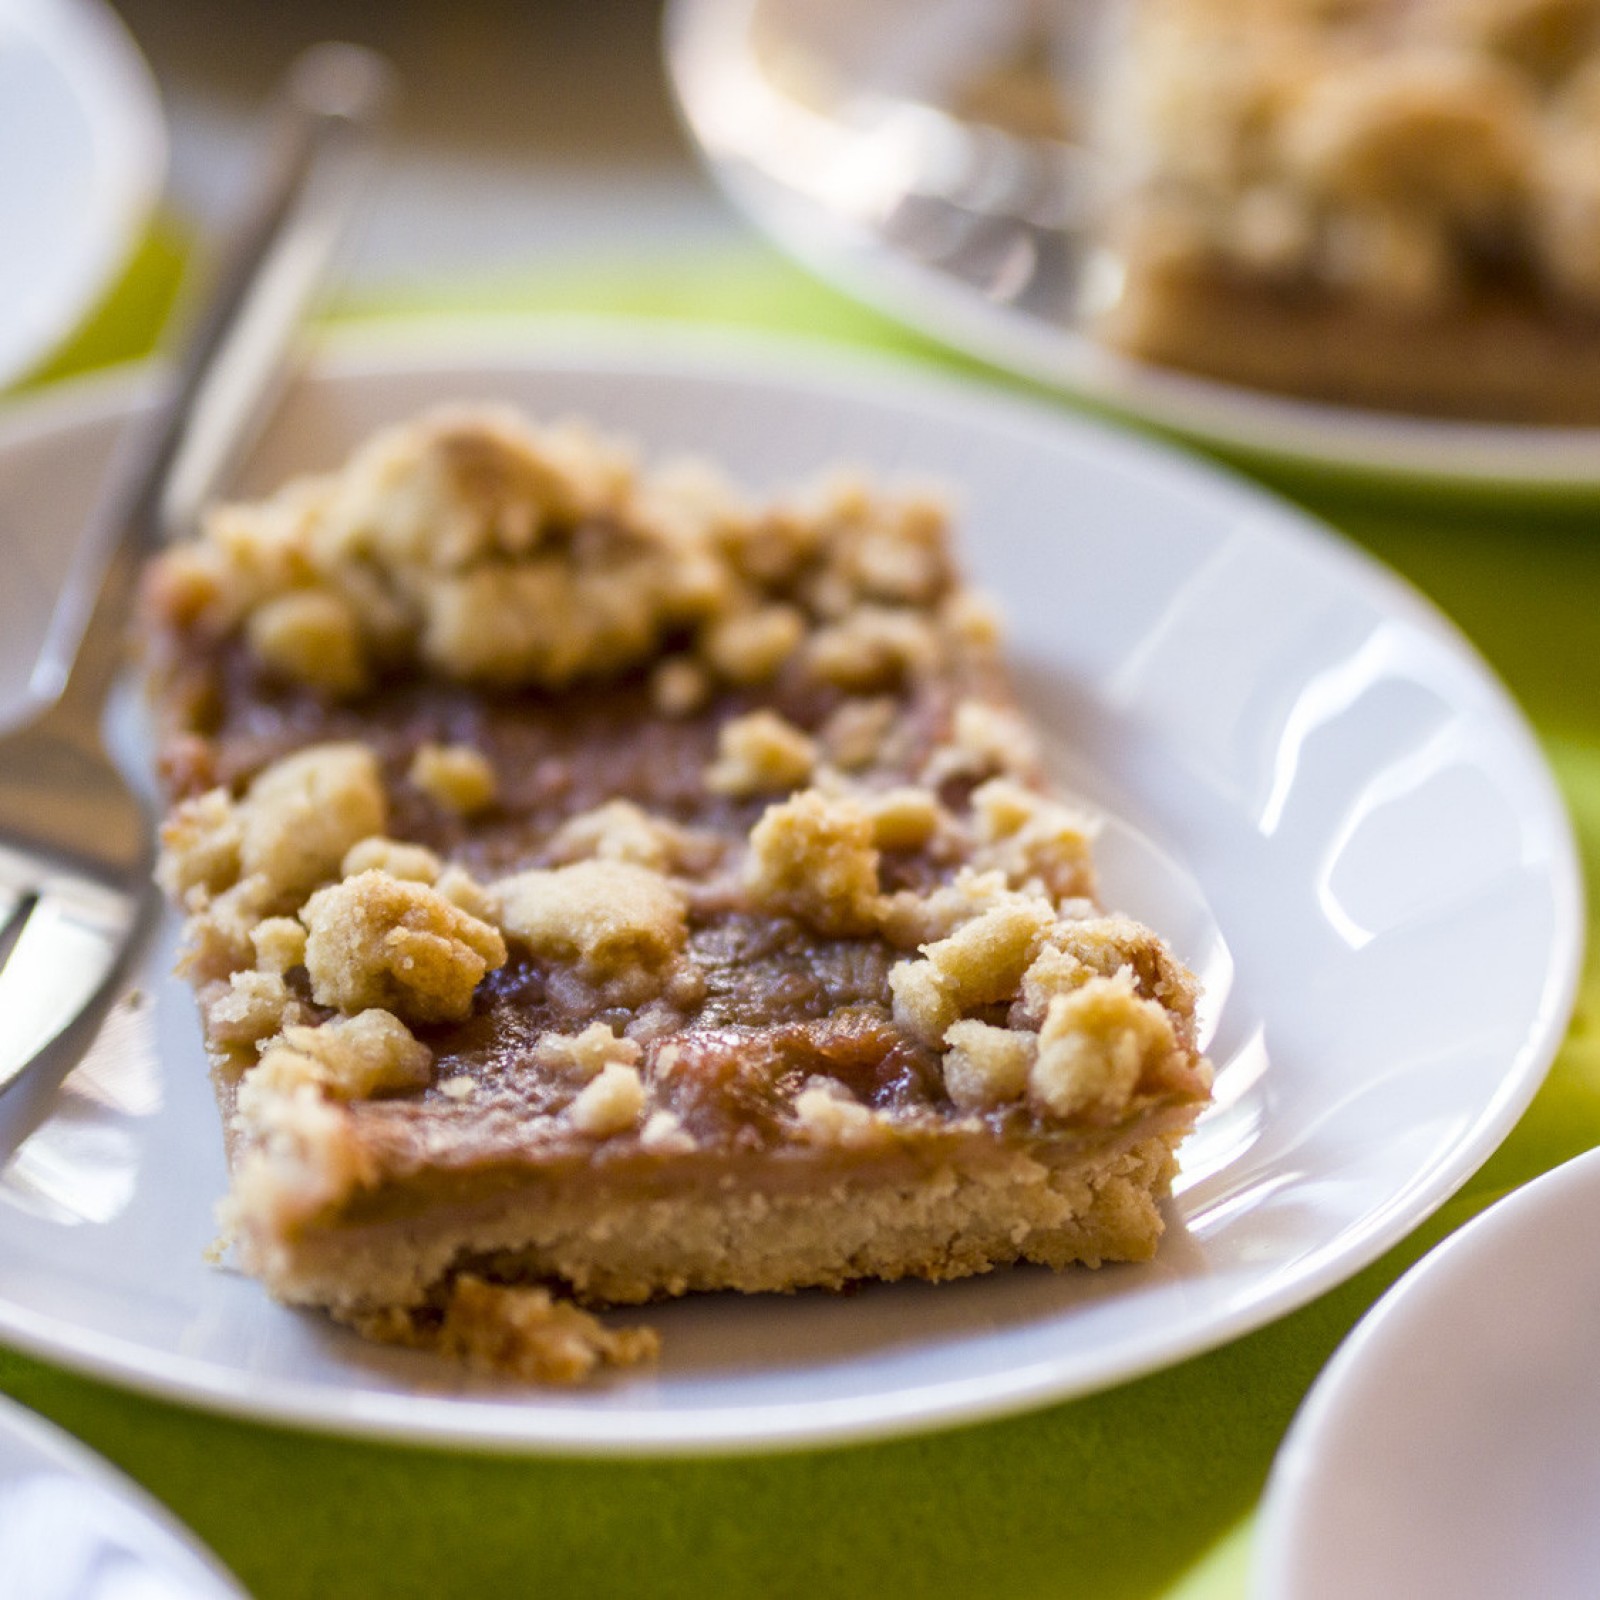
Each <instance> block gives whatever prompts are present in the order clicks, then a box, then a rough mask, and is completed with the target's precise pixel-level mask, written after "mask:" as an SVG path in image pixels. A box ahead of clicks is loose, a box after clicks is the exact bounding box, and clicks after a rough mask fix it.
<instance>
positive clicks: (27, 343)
mask: <svg viewBox="0 0 1600 1600" xmlns="http://www.w3.org/2000/svg"><path fill="white" fill-rule="evenodd" d="M11 10H12V11H13V13H14V15H13V16H12V17H11V18H10V21H11V25H12V26H14V27H17V28H19V29H20V30H21V31H22V32H23V33H24V34H25V35H26V37H28V38H29V39H30V40H32V41H34V42H35V43H36V44H37V45H38V47H39V48H40V49H41V50H42V51H43V52H44V53H46V54H47V55H48V56H49V58H50V59H51V61H52V62H53V63H54V64H55V65H57V66H58V67H59V68H60V70H61V72H62V75H63V77H64V78H65V79H67V81H68V82H69V84H70V85H71V89H72V101H73V104H74V106H75V108H76V109H77V110H78V111H79V112H80V113H81V114H82V117H83V121H84V124H85V126H86V127H87V129H88V133H89V138H90V140H91V143H92V145H93V148H94V151H95V182H94V195H95V196H96V197H98V198H97V199H96V200H94V201H91V203H90V205H89V206H87V207H86V210H89V211H93V210H94V208H95V206H96V205H98V206H99V208H100V209H99V211H98V214H97V218H96V221H97V225H96V227H95V228H94V229H93V230H92V231H91V236H90V239H89V242H88V244H87V245H86V247H85V249H84V251H83V253H82V254H81V256H79V257H78V258H77V259H76V261H74V262H72V263H69V268H70V270H68V271H66V272H65V273H63V274H62V275H61V281H60V282H59V283H58V285H57V288H56V289H55V291H54V292H53V293H52V294H51V296H50V298H49V300H48V301H47V303H46V305H45V307H44V309H43V311H42V312H41V313H40V314H39V315H38V316H37V317H35V318H34V319H32V321H31V322H30V323H28V324H25V325H24V327H23V328H22V329H21V331H20V332H19V333H18V334H17V335H16V337H14V338H11V339H8V340H6V341H4V342H3V343H0V391H4V390H6V389H7V388H9V387H10V386H12V385H14V384H18V383H23V382H26V381H27V380H28V379H29V378H30V377H32V376H33V374H34V373H36V372H37V371H38V370H39V368H40V367H41V366H42V365H43V364H44V363H45V362H47V361H48V360H49V359H50V357H51V356H53V355H54V354H55V353H56V352H57V351H58V350H59V349H60V348H61V346H62V345H63V344H64V343H65V342H66V341H67V340H68V339H69V338H70V337H71V336H72V333H73V331H74V330H75V329H76V328H78V327H79V326H80V325H81V324H82V322H83V320H84V318H85V316H86V315H88V314H90V313H91V312H92V311H93V310H94V308H95V307H96V306H97V305H98V304H99V302H100V300H101V299H102V298H103V297H104V295H105V294H106V292H107V291H108V290H109V288H110V287H111V284H112V282H113V281H114V279H115V277H116V275H117V273H118V272H119V271H121V270H122V268H123V267H124V266H125V265H126V263H127V262H128V260H129V259H130V258H131V256H132V254H133V251H134V249H135V247H136V246H137V244H138V241H139V237H140V233H141V231H142V229H143V228H144V226H145V223H146V221H147V219H148V218H149V217H150V215H151V213H152V212H153V211H154V209H155V206H156V202H157V200H158V199H159V197H160V194H161V190H162V185H163V182H164V180H165V177H166V172H167V162H168V155H169V142H168V137H167V127H166V120H165V117H164V115H163V111H162V103H161V94H160V90H159V89H158V88H157V86H156V81H155V77H154V75H153V74H152V72H151V70H150V65H149V63H148V62H147V61H146V60H145V58H144V54H143V52H142V51H141V50H140V49H139V46H138V44H137V42H136V41H135V39H134V37H133V35H132V33H131V32H130V31H129V30H128V26H127V24H126V23H125V22H123V20H122V18H121V17H120V16H118V15H117V13H116V12H115V11H113V10H112V9H111V7H110V6H109V5H106V4H105V3H104V0H26V3H25V4H22V5H18V6H15V7H13V8H11Z"/></svg>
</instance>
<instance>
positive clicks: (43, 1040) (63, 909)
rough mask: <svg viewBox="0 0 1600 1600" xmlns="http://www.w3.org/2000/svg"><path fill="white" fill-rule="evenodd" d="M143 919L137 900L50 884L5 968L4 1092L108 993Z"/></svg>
mask: <svg viewBox="0 0 1600 1600" xmlns="http://www.w3.org/2000/svg"><path fill="white" fill-rule="evenodd" d="M137 914H138V902H137V900H135V899H134V898H133V897H132V896H130V895H126V894H122V893H119V892H117V891H115V890H109V889H106V888H105V887H104V886H102V885H100V884H94V883H89V882H88V881H86V880H84V879H72V878H67V879H58V880H56V881H54V882H53V883H49V884H47V885H45V887H44V888H43V890H42V891H41V893H40V896H39V899H38V902H37V903H36V904H35V905H34V906H33V908H32V910H31V911H30V912H29V913H28V916H27V920H26V921H25V922H24V923H23V925H22V929H21V931H20V933H19V934H18V935H17V939H16V943H15V944H14V946H13V947H12V950H11V956H10V959H9V960H8V961H7V962H6V964H5V967H4V969H3V970H0V1017H4V1018H5V1019H6V1026H5V1030H4V1034H3V1036H0V1093H4V1091H5V1090H6V1088H7V1087H8V1086H9V1085H10V1084H11V1083H12V1082H13V1081H14V1080H16V1079H17V1078H19V1077H21V1076H22V1074H23V1073H24V1072H25V1070H26V1069H27V1067H28V1065H29V1064H30V1063H31V1062H32V1061H34V1060H35V1059H36V1058H37V1057H38V1055H39V1054H40V1052H42V1051H43V1050H44V1049H45V1048H46V1047H47V1046H48V1045H49V1044H50V1043H51V1041H52V1040H53V1039H55V1038H56V1037H57V1036H58V1035H59V1034H61V1033H62V1032H63V1031H64V1029H65V1028H66V1027H67V1026H68V1025H69V1024H70V1023H72V1022H73V1021H74V1020H75V1019H76V1018H77V1017H79V1016H80V1015H81V1014H82V1013H83V1012H84V1011H85V1010H86V1009H87V1008H88V1007H89V1006H90V1005H91V1004H92V1003H93V1001H94V1000H95V998H96V996H97V995H98V994H99V993H100V992H101V990H102V989H104V987H105V985H106V981H107V979H108V978H110V976H111V975H112V973H113V972H114V971H115V969H116V967H117V963H118V960H119V958H120V956H121V954H122V952H123V950H124V949H125V948H126V946H127V942H128V935H129V932H130V931H131V929H132V925H133V923H134V921H135V919H136V917H137Z"/></svg>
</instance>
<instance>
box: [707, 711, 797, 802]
mask: <svg viewBox="0 0 1600 1600" xmlns="http://www.w3.org/2000/svg"><path fill="white" fill-rule="evenodd" d="M816 761H817V747H816V744H815V743H814V742H813V741H812V740H811V739H810V738H809V737H808V736H807V735H806V734H804V733H802V732H801V731H800V729H798V728H797V727H795V725H794V724H793V723H792V722H789V721H787V720H786V719H785V718H783V717H781V716H779V715H778V713H777V712H775V711H766V710H762V711H752V712H750V713H749V714H748V715H747V716H743V717H734V718H732V719H731V720H730V721H728V722H725V723H723V725H722V729H721V731H720V732H719V733H718V735H717V759H716V760H715V761H714V762H712V764H711V765H710V766H709V767H708V768H707V769H706V788H707V789H709V790H710V791H711V792H712V793H713V794H727V795H733V796H735V797H737V798H740V799H744V798H748V797H749V796H750V795H755V794H771V793H772V792H774V791H775V790H776V791H787V790H790V789H797V788H799V787H800V785H801V784H803V783H805V781H806V780H807V779H808V778H809V777H810V776H811V770H812V768H813V767H814V766H815V765H816Z"/></svg>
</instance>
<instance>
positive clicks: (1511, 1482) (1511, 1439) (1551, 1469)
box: [1255, 1150, 1600, 1600]
mask: <svg viewBox="0 0 1600 1600" xmlns="http://www.w3.org/2000/svg"><path fill="white" fill-rule="evenodd" d="M1597 1237H1600V1150H1592V1151H1590V1152H1589V1153H1588V1154H1587V1155H1583V1156H1579V1157H1578V1158H1577V1159H1576V1160H1575V1161H1569V1162H1568V1163H1567V1164H1566V1165H1565V1166H1563V1167H1558V1168H1557V1169H1556V1170H1555V1171H1554V1172H1550V1173H1546V1174H1545V1176H1544V1177H1542V1178H1540V1179H1539V1180H1538V1181H1537V1182H1535V1183H1531V1184H1529V1185H1528V1187H1527V1188H1525V1189H1521V1190H1519V1191H1518V1192H1517V1193H1516V1194H1514V1195H1512V1196H1510V1198H1508V1199H1506V1200H1502V1201H1501V1202H1500V1203H1499V1204H1498V1205H1495V1206H1493V1207H1492V1208H1491V1209H1490V1210H1488V1211H1487V1212H1485V1213H1484V1214H1483V1215H1482V1216H1481V1217H1478V1218H1476V1219H1475V1220H1474V1221H1473V1222H1471V1223H1470V1224H1469V1225H1468V1226H1467V1227H1465V1228H1463V1229H1462V1230H1461V1232H1460V1233H1458V1234H1456V1235H1454V1236H1453V1237H1452V1238H1450V1239H1448V1240H1446V1242H1445V1243H1444V1244H1442V1245H1441V1246H1440V1247H1439V1248H1438V1249H1437V1250H1435V1251H1434V1252H1433V1253H1432V1254H1431V1255H1429V1256H1427V1257H1426V1258H1425V1259H1424V1260H1423V1261H1422V1262H1421V1263H1420V1265H1418V1266H1416V1267H1414V1268H1413V1269H1412V1270H1411V1271H1410V1272H1409V1273H1407V1274H1406V1276H1405V1277H1404V1278H1403V1279H1401V1281H1400V1283H1399V1284H1398V1285H1396V1287H1395V1288H1394V1289H1392V1290H1391V1291H1390V1292H1389V1294H1388V1295H1386V1296H1385V1297H1384V1299H1383V1300H1382V1301H1380V1302H1379V1304H1378V1307H1377V1309H1376V1310H1374V1311H1373V1312H1372V1313H1371V1314H1370V1315H1369V1316H1368V1317H1367V1318H1366V1320H1365V1321H1363V1322H1362V1323H1361V1325H1360V1326H1359V1327H1358V1328H1357V1329H1356V1331H1355V1332H1354V1333H1353V1334H1351V1336H1350V1337H1349V1339H1347V1340H1346V1341H1345V1343H1344V1345H1343V1346H1342V1347H1341V1349H1340V1351H1339V1353H1338V1355H1336V1356H1335V1357H1334V1359H1333V1361H1332V1362H1330V1363H1329V1365H1328V1368H1327V1370H1326V1371H1325V1372H1324V1373H1323V1375H1322V1376H1321V1377H1320V1378H1319V1379H1318V1380H1317V1385H1316V1387H1315V1388H1314V1389H1313V1390H1312V1391H1311V1395H1310V1398H1309V1399H1308V1400H1307V1401H1306V1403H1305V1405H1304V1406H1303V1407H1302V1408H1301V1412H1300V1415H1299V1416H1298V1417H1297V1418H1296V1419H1295V1423H1294V1426H1293V1428H1292V1429H1291V1430H1290V1432H1289V1437H1288V1439H1287V1440H1286V1441H1285V1443H1284V1447H1283V1450H1282V1452H1281V1453H1280V1455H1279V1457H1278V1461H1277V1464H1276V1466H1274V1468H1273V1473H1272V1483H1271V1487H1270V1489H1269V1492H1268V1496H1267V1502H1266V1511H1265V1514H1264V1517H1263V1523H1262V1531H1261V1542H1260V1548H1259V1552H1258V1559H1257V1567H1256V1585H1255V1593H1256V1595H1257V1596H1258V1597H1259V1600H1344V1597H1345V1596H1348V1595H1360V1596H1362V1600H1502V1597H1504V1596H1507V1595H1537V1596H1538V1597H1539V1600H1589V1597H1591V1596H1592V1595H1593V1594H1594V1593H1595V1590H1596V1586H1597V1584H1600V1519H1597V1518H1596V1515H1595V1508H1596V1506H1597V1505H1600V1368H1597V1367H1596V1364H1595V1353H1594V1345H1595V1329H1596V1327H1597V1326H1600V1252H1597V1251H1596V1249H1595V1239H1596V1238H1597Z"/></svg>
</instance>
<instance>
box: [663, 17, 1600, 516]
mask: <svg viewBox="0 0 1600 1600" xmlns="http://www.w3.org/2000/svg"><path fill="white" fill-rule="evenodd" d="M755 3H756V0H668V4H667V10H666V16H665V19H664V22H663V30H662V38H663V54H664V57H665V60H666V64H667V76H668V82H669V85H670V87H671V90H672V100H673V106H674V109H675V110H676V112H677V115H678V119H679V122H680V125H681V126H682V127H683V129H684V132H685V137H687V138H688V139H689V141H690V143H691V144H692V145H693V147H694V150H695V152H696V154H697V155H698V156H699V158H700V161H701V164H702V166H703V167H704V169H705V171H706V172H707V173H708V174H709V176H710V177H711V179H712V181H713V182H714V183H715V184H716V186H717V188H718V189H719V190H720V191H721V192H722V193H723V194H724V195H725V196H726V197H727V199H728V200H729V202H730V203H731V204H732V205H733V206H734V207H735V209H736V210H737V211H739V212H740V214H741V215H743V216H745V217H747V218H748V219H749V220H750V221H751V222H752V223H753V224H754V225H755V226H756V227H757V228H758V229H759V230H760V231H761V232H762V233H763V234H764V235H765V236H766V237H767V238H768V239H770V240H771V241H772V242H773V243H774V244H775V245H776V246H777V247H778V248H779V249H780V250H781V251H782V252H783V253H784V254H786V255H787V256H789V257H790V258H792V259H793V260H795V261H797V262H798V263H799V264H800V265H801V266H802V267H804V268H805V269H806V270H808V271H809V272H811V273H812V274H813V275H814V276H816V277H817V278H819V279H820V280H821V281H822V282H824V283H827V284H830V285H832V286H833V287H834V288H836V289H838V290H840V291H841V292H842V293H844V294H845V295H847V296H849V297H850V298H851V299H854V300H856V301H858V302H859V303H861V304H864V305H866V306H867V307H869V308H870V309H872V310H874V311H876V312H878V313H879V314H881V315H883V316H885V317H888V318H889V319H890V320H892V321H894V322H895V323H897V324H898V325H899V326H901V327H905V328H909V329H911V330H912V331H914V332H916V333H918V334H920V335H921V336H922V337H924V338H927V339H929V340H931V341H933V342H934V343H936V344H938V345H940V346H942V347H944V348H946V349H949V350H953V351H956V352H958V353H960V354H962V355H965V356H967V357H969V358H972V359H976V360H979V361H982V362H985V363H987V364H988V365H990V366H992V367H994V368H996V369H997V370H998V371H1000V372H1002V373H1008V374H1010V375H1011V376H1012V377H1013V378H1021V379H1023V380H1025V381H1027V382H1030V383H1035V384H1040V385H1043V386H1045V387H1047V388H1049V389H1051V390H1053V391H1054V392H1056V393H1057V394H1060V395H1063V396H1065V397H1067V398H1069V399H1072V400H1074V401H1076V402H1078V403H1080V404H1084V405H1089V406H1093V407H1096V408H1099V409H1102V410H1104V411H1106V412H1109V413H1111V414H1113V415H1114V416H1116V417H1118V418H1120V419H1121V420H1122V421H1124V422H1125V423H1132V424H1134V425H1137V426H1141V427H1144V428H1147V429H1149V428H1155V429H1160V430H1164V431H1166V432H1169V433H1172V434H1175V435H1177V436H1179V437H1180V439H1182V440H1183V441H1186V442H1188V443H1190V444H1198V445H1201V446H1203V447H1209V448H1214V449H1220V450H1227V451H1235V452H1238V453H1240V454H1242V455H1246V456H1248V457H1250V458H1251V459H1253V460H1260V461H1263V462H1272V463H1277V464H1280V465H1282V466H1287V467H1293V468H1299V469H1302V470H1314V471H1317V472H1323V473H1329V474H1332V475H1333V476H1334V477H1335V478H1337V479H1338V480H1341V481H1342V480H1346V479H1348V480H1350V481H1354V482H1360V481H1362V480H1371V481H1374V482H1377V483H1382V484H1386V485H1395V486H1401V485H1414V486H1417V487H1421V488H1427V489H1430V490H1434V491H1436V492H1437V491H1448V490H1451V489H1456V490H1476V491H1480V492H1482V491H1495V490H1497V491H1500V492H1502V493H1509V494H1514V495H1518V496H1537V495H1541V494H1542V495H1545V496H1562V497H1577V496H1586V495H1590V494H1594V493H1596V492H1600V426H1589V427H1583V426H1559V425H1553V424H1552V425H1546V424H1537V423H1516V422H1492V421H1473V420H1469V419H1462V420H1454V419H1451V418H1448V417H1434V416H1428V415H1426V414H1423V413H1415V412H1405V411H1383V410H1380V409H1377V408H1373V407H1368V406H1353V405H1341V404H1339V403H1338V402H1336V401H1328V400H1315V399H1310V398H1306V397H1302V396H1297V395H1292V394H1275V393H1273V392H1272V391H1270V390H1265V389H1252V388H1249V387H1248V386H1246V385H1244V384H1236V383H1229V382H1226V381H1224V380H1222V379H1219V378H1211V377H1207V376H1205V375H1204V374H1201V373H1190V372H1185V371H1182V370H1181V369H1179V368H1176V367H1164V366H1161V365H1159V364H1158V363H1155V362H1148V361H1142V360H1140V359H1138V358H1137V357H1134V356H1129V355H1125V354H1123V353H1122V352H1120V351H1117V350H1114V349H1112V348H1111V347H1109V346H1107V345H1102V344H1100V343H1099V342H1098V341H1096V340H1094V339H1092V338H1091V337H1090V336H1089V335H1087V334H1085V333H1081V332H1078V331H1076V330H1074V329H1070V328H1064V327H1059V326H1057V325H1056V324H1053V323H1050V322H1046V321H1044V320H1042V319H1039V318H1035V317H1032V316H1029V315H1027V314H1026V313H1023V312H1019V311H1015V310H1013V309H1012V308H1010V307H1007V306H1003V305H1000V304H998V303H992V302H989V301H987V300H985V299H984V298H983V297H982V296H981V295H979V294H977V293H976V292H975V291H974V292H971V293H968V292H966V291H965V290H963V289H962V288H961V287H960V286H959V285H958V284H957V283H955V282H954V281H953V280H950V279H948V278H947V277H945V276H944V275H943V274H941V273H939V272H937V271H936V270H934V269H932V268H928V267H924V266H921V265H919V264H918V263H916V262H915V261H913V260H911V259H910V258H909V257H906V256H903V255H901V254H900V253H898V252H897V251H895V250H894V249H893V248H891V247H890V246H889V245H887V244H886V243H884V242H883V241H882V240H880V239H879V238H877V237H876V235H874V234H873V233H872V232H871V231H870V230H869V229H867V228H865V227H861V226H858V225H856V224H854V223H852V222H850V221H849V219H847V218H844V217H841V216H840V215H838V214H837V213H835V212H833V211H831V210H830V209H828V207H826V206H825V205H823V204H822V203H821V202H820V201H817V200H814V199H812V198H811V197H809V196H807V195H803V194H801V193H799V192H798V191H795V190H793V189H791V188H789V187H788V186H787V185H785V184H784V183H783V182H782V181H781V180H780V179H778V178H775V177H773V176H771V175H770V174H769V173H767V172H765V171H764V170H762V169H761V168H760V167H758V166H757V165H755V164H754V163H753V162H751V161H749V160H748V159H747V158H745V157H744V156H743V155H742V154H740V153H738V152H722V151H716V150H713V149H712V148H711V145H710V143H709V142H708V141H707V139H706V138H704V137H703V136H702V133H701V124H700V120H699V116H698V114H697V111H696V108H695V105H694V104H693V103H692V102H693V99H694V96H693V95H692V94H691V91H690V88H689V79H690V78H691V76H692V75H694V74H696V73H697V72H698V70H699V65H698V62H697V61H696V60H695V59H694V58H695V57H696V56H697V55H698V54H699V53H700V52H703V51H706V50H710V49H723V50H727V51H731V50H733V49H735V48H737V47H736V46H735V45H733V44H730V43H729V42H728V40H729V36H730V34H731V31H732V30H733V29H735V28H737V27H741V26H743V24H744V22H745V20H746V16H747V14H750V13H753V10H754V6H755ZM1041 346H1042V347H1043V351H1042V352H1041V349H1040V347H1041Z"/></svg>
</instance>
